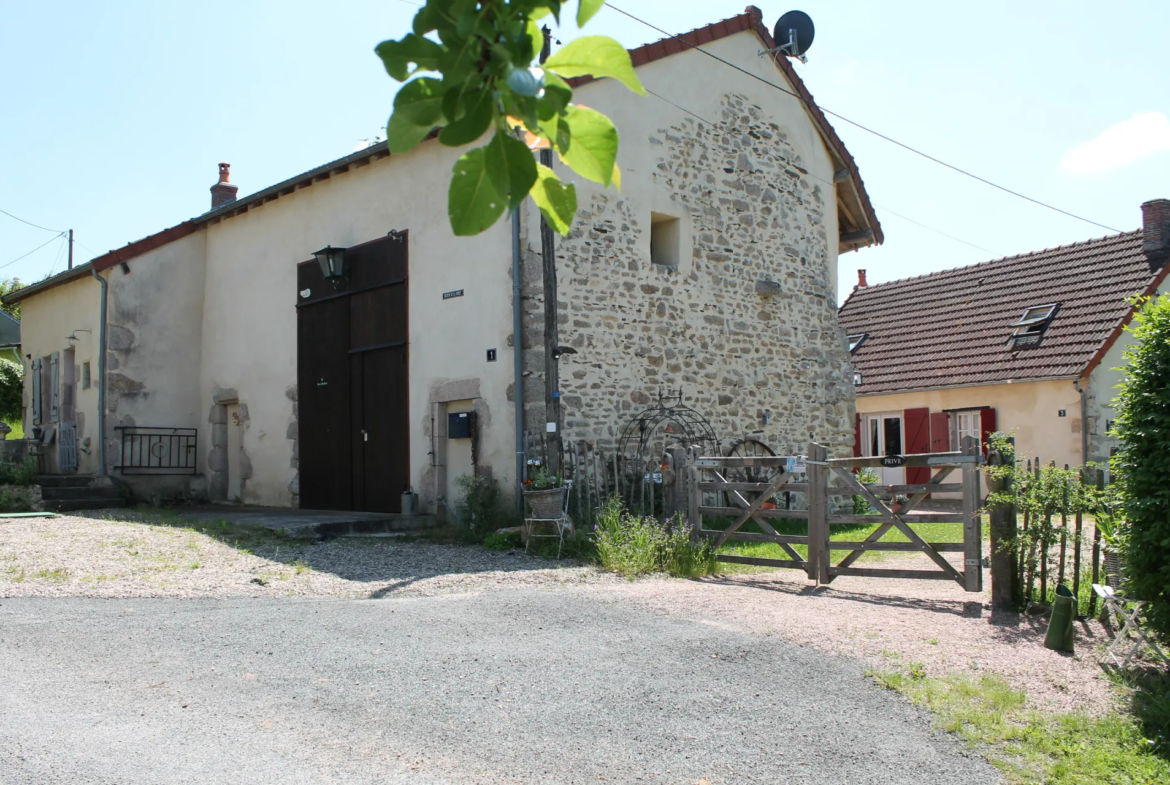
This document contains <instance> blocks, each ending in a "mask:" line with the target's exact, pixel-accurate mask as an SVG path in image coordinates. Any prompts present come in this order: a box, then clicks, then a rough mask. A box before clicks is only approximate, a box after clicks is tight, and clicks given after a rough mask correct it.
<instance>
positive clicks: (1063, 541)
mask: <svg viewBox="0 0 1170 785" xmlns="http://www.w3.org/2000/svg"><path fill="white" fill-rule="evenodd" d="M1064 470H1065V472H1066V475H1065V478H1064V480H1063V483H1062V487H1063V488H1064V493H1063V494H1062V495H1061V499H1060V563H1059V564H1058V565H1057V567H1056V585H1057V586H1063V585H1064V560H1065V557H1066V556H1067V554H1068V475H1067V472H1068V464H1067V463H1066V464H1065V465H1064Z"/></svg>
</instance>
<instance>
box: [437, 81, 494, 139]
mask: <svg viewBox="0 0 1170 785" xmlns="http://www.w3.org/2000/svg"><path fill="white" fill-rule="evenodd" d="M448 92H450V91H448ZM493 102H494V95H493V93H492V91H491V90H488V89H486V88H480V89H479V90H477V91H476V92H474V93H472V94H471V95H469V96H463V97H462V105H463V116H462V117H460V118H459V119H458V120H456V121H454V122H452V123H449V124H448V125H447V126H446V127H444V128H443V130H442V132H441V133H440V134H439V141H440V142H442V143H443V144H445V145H447V146H448V147H459V146H460V145H464V144H471V143H472V142H474V141H475V140H476V139H478V138H479V137H481V136H483V134H484V131H486V130H487V129H488V126H490V125H491V124H492V103H493ZM448 103H450V101H448ZM455 105H456V106H458V103H456V104H455Z"/></svg>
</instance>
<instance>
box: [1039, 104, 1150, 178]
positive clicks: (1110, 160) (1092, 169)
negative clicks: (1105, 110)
mask: <svg viewBox="0 0 1170 785" xmlns="http://www.w3.org/2000/svg"><path fill="white" fill-rule="evenodd" d="M1166 150H1170V119H1167V117H1166V115H1164V114H1162V113H1161V112H1138V113H1137V114H1135V115H1134V116H1133V117H1131V118H1129V119H1128V120H1122V121H1121V122H1120V123H1118V124H1117V125H1115V126H1113V127H1111V128H1108V129H1106V130H1105V131H1104V132H1103V133H1102V134H1101V135H1100V136H1098V137H1097V138H1096V139H1092V140H1090V141H1088V142H1085V143H1084V144H1080V145H1077V146H1076V147H1074V148H1073V149H1072V150H1069V152H1068V155H1066V156H1065V157H1064V160H1063V161H1061V163H1060V167H1061V168H1062V169H1064V170H1065V171H1066V172H1071V173H1072V174H1094V173H1096V172H1108V171H1110V170H1112V169H1120V168H1121V167H1123V166H1128V165H1129V164H1132V163H1134V162H1135V161H1140V160H1141V159H1143V158H1146V157H1147V156H1150V155H1154V154H1155V153H1160V152H1164V151H1166Z"/></svg>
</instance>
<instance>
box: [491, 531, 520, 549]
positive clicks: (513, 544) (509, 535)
mask: <svg viewBox="0 0 1170 785" xmlns="http://www.w3.org/2000/svg"><path fill="white" fill-rule="evenodd" d="M483 547H485V548H487V549H488V550H489V551H507V550H511V549H512V548H522V547H524V540H523V539H522V538H521V537H520V532H492V533H491V534H489V535H488V536H486V537H484V538H483Z"/></svg>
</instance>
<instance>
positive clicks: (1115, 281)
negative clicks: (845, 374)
mask: <svg viewBox="0 0 1170 785" xmlns="http://www.w3.org/2000/svg"><path fill="white" fill-rule="evenodd" d="M1141 247H1142V233H1141V232H1140V231H1137V232H1127V233H1125V234H1119V235H1113V236H1111V237H1104V238H1101V239H1099V240H1089V241H1087V242H1083V243H1077V244H1075V245H1069V246H1063V247H1060V248H1050V249H1047V250H1044V251H1038V252H1036V253H1030V254H1023V255H1020V256H1011V257H1008V258H1005V259H996V260H994V261H990V262H983V263H982V264H976V265H971V266H969V267H960V268H957V269H954V270H946V271H944V272H938V273H931V274H930V275H924V276H920V277H917V278H907V279H905V280H901V281H891V282H889V283H883V284H878V285H876V286H870V287H868V288H865V289H855V290H854V292H853V293H852V294H851V295H850V296H849V298H848V299H847V300H846V301H845V304H844V305H842V306H841V309H840V312H839V319H840V322H841V326H842V327H844V328H845V331H846V332H847V333H848V334H850V335H855V334H858V333H865V334H866V339H865V341H864V343H862V344H861V346H860V347H859V348H858V349H857V351H856V353H855V354H854V355H853V365H854V367H855V368H856V369H857V370H859V371H860V372H861V374H862V381H863V384H862V385H861V386H859V387H858V388H857V392H858V393H859V394H865V393H885V392H897V391H905V390H915V389H923V388H930V387H946V386H955V385H974V384H986V383H993V382H1005V381H1007V380H1009V379H1013V380H1020V379H1037V378H1046V377H1057V378H1059V377H1065V378H1068V377H1076V376H1081V375H1083V374H1084V373H1086V372H1087V371H1088V370H1090V368H1091V366H1092V365H1094V364H1095V362H1096V358H1097V357H1098V355H1099V354H1100V353H1101V352H1103V350H1104V349H1105V348H1107V347H1108V345H1111V344H1112V342H1113V340H1114V339H1115V338H1116V335H1117V334H1119V331H1120V327H1121V326H1122V325H1123V324H1124V323H1126V322H1127V321H1128V319H1129V318H1130V316H1131V312H1132V309H1131V307H1130V306H1129V304H1128V303H1127V302H1126V298H1127V297H1129V296H1130V295H1134V294H1138V293H1148V292H1151V291H1152V289H1153V288H1154V287H1156V286H1157V285H1158V284H1159V283H1160V281H1161V280H1163V279H1164V278H1165V277H1166V272H1167V270H1170V266H1168V267H1163V268H1161V269H1160V270H1157V271H1155V270H1151V269H1150V263H1149V261H1148V260H1147V258H1146V256H1145V254H1143V253H1142V250H1141ZM1049 303H1059V304H1060V308H1059V310H1058V311H1057V313H1056V315H1055V317H1054V318H1053V320H1052V322H1051V323H1050V324H1049V326H1048V328H1047V329H1046V330H1045V332H1044V335H1043V338H1042V340H1041V341H1040V343H1039V345H1037V346H1033V347H1027V348H1020V349H1016V350H1013V348H1012V346H1011V345H1009V343H1008V337H1009V336H1010V335H1011V333H1012V328H1011V327H1010V326H1009V325H1011V324H1012V323H1014V322H1016V321H1017V320H1019V318H1020V317H1021V316H1022V315H1023V313H1024V310H1025V309H1026V308H1029V307H1032V306H1039V305H1047V304H1049Z"/></svg>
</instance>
